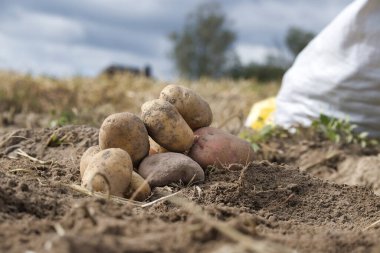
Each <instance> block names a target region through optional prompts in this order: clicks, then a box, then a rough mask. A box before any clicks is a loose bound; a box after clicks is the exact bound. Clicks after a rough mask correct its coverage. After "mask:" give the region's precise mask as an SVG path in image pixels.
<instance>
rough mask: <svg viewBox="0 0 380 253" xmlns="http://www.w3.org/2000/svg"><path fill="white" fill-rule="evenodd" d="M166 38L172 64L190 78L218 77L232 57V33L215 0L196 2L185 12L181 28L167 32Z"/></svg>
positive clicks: (227, 66)
mask: <svg viewBox="0 0 380 253" xmlns="http://www.w3.org/2000/svg"><path fill="white" fill-rule="evenodd" d="M170 39H171V41H172V42H173V49H172V52H171V57H172V59H173V60H174V62H175V66H176V68H177V70H178V72H179V74H180V75H182V76H184V77H187V78H190V79H197V78H200V77H203V76H206V77H213V78H218V77H221V76H222V75H223V74H224V72H225V71H226V69H227V68H229V66H230V65H231V63H230V61H235V59H236V55H235V54H234V51H233V49H232V45H233V43H234V41H235V40H236V34H235V32H234V31H232V29H231V28H230V27H229V25H228V23H227V18H226V15H225V14H224V13H223V11H222V10H221V7H220V5H219V4H218V3H214V2H207V3H204V4H201V5H199V6H198V7H197V8H196V9H195V11H193V12H191V13H190V14H189V15H188V16H187V20H186V23H185V26H184V27H183V30H182V31H181V32H173V33H171V34H170ZM232 64H233V63H232Z"/></svg>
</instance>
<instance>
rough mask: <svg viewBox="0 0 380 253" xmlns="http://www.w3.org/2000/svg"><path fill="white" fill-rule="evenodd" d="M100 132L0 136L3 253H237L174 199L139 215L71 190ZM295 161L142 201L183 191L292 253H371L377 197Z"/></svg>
mask: <svg viewBox="0 0 380 253" xmlns="http://www.w3.org/2000/svg"><path fill="white" fill-rule="evenodd" d="M97 134H98V131H97V129H94V128H89V127H83V126H67V127H63V128H56V129H33V130H31V129H29V130H26V129H18V130H9V131H4V132H3V133H2V135H0V153H1V155H0V156H1V157H0V241H1V242H2V243H1V244H0V251H1V252H25V251H26V250H31V251H35V252H60V253H61V252H62V253H66V252H67V253H68V252H243V251H242V250H241V248H239V247H237V246H238V242H237V241H236V240H232V239H231V238H229V237H228V236H226V235H225V234H223V233H222V232H221V231H220V230H219V229H218V228H216V227H215V226H212V225H211V224H210V223H208V222H205V221H204V220H202V219H200V218H199V216H196V215H194V214H193V213H192V212H189V211H188V210H187V209H183V208H182V207H181V206H177V205H175V204H173V203H172V202H171V201H158V202H157V203H154V204H151V205H149V206H146V207H138V206H133V205H132V204H128V203H124V204H120V203H115V202H113V201H111V200H106V199H99V198H95V197H90V196H87V195H84V194H83V193H80V192H77V191H74V190H73V189H72V188H70V187H68V186H67V185H68V184H72V183H75V184H79V182H80V179H79V160H80V156H81V155H82V153H83V152H84V151H85V149H86V148H87V147H89V146H92V145H95V144H96V143H97ZM313 150H314V149H306V150H305V151H304V153H303V154H305V156H306V153H308V152H313ZM21 151H22V152H21ZM311 154H312V153H311ZM300 157H301V156H300ZM358 157H360V156H359V155H358ZM364 158H366V159H368V156H365V157H362V159H364ZM334 159H335V158H331V160H330V162H331V164H334V162H335V160H334ZM337 161H339V162H343V160H340V159H337ZM299 162H300V161H299ZM324 162H326V161H324ZM295 163H296V160H293V161H292V162H289V164H290V165H280V164H277V163H271V162H266V161H265V162H261V161H259V162H255V163H253V164H250V165H249V166H247V167H245V168H244V169H243V170H242V171H229V170H226V169H210V170H208V171H206V181H205V182H204V183H203V184H200V185H195V186H188V187H182V186H179V185H175V186H172V187H165V188H156V189H154V191H153V195H152V196H151V198H150V199H149V200H148V201H152V200H157V199H158V198H160V197H161V196H162V194H163V193H165V192H166V193H168V192H176V191H181V193H180V195H181V197H182V198H184V199H187V200H188V201H192V202H194V203H196V204H197V205H198V206H200V207H201V208H202V210H203V212H204V213H205V214H207V215H209V216H211V217H212V218H214V219H216V220H217V221H219V222H221V223H223V224H226V225H228V226H229V227H230V228H231V229H236V230H237V231H239V232H240V233H241V234H243V235H246V236H248V237H249V238H252V239H256V240H261V241H263V242H275V243H278V244H280V245H283V247H288V248H291V249H294V250H296V251H297V252H337V253H340V252H378V251H379V249H380V242H379V240H378V238H379V236H380V225H379V224H378V225H376V224H374V223H375V222H376V221H378V220H380V197H379V196H376V195H374V194H373V192H372V191H371V189H370V188H365V187H360V186H348V185H343V184H336V183H332V182H329V181H326V180H323V179H318V178H316V177H314V176H312V175H310V174H309V173H308V172H307V171H308V170H305V169H304V170H303V171H300V170H299V169H298V168H297V167H296V166H294V164H295ZM362 163H365V162H362ZM325 164H327V165H328V162H327V163H325ZM366 164H367V165H365V167H366V168H370V166H369V165H368V164H370V162H368V161H366ZM374 164H375V162H374ZM362 166H364V165H362ZM371 166H372V165H371ZM373 166H375V165H373ZM312 167H314V168H315V166H312ZM348 171H349V169H347V173H348ZM371 224H374V225H372V226H371ZM247 252H248V251H247ZM263 252H265V251H263Z"/></svg>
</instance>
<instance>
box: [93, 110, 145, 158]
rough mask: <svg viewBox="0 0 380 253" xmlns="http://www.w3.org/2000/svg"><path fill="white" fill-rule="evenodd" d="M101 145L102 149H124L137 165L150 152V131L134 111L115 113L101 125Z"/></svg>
mask: <svg viewBox="0 0 380 253" xmlns="http://www.w3.org/2000/svg"><path fill="white" fill-rule="evenodd" d="M99 146H100V148H101V149H107V148H121V149H124V150H125V151H127V152H128V154H129V155H130V156H131V159H132V161H133V164H134V165H137V164H138V163H139V162H140V161H141V160H142V159H143V158H144V157H145V156H147V155H148V153H149V138H148V132H147V130H146V128H145V125H144V123H143V122H142V121H141V119H140V118H139V117H137V116H136V115H134V114H133V113H129V112H122V113H115V114H112V115H110V116H108V117H107V118H106V119H105V120H104V121H103V124H102V126H101V127H100V131H99Z"/></svg>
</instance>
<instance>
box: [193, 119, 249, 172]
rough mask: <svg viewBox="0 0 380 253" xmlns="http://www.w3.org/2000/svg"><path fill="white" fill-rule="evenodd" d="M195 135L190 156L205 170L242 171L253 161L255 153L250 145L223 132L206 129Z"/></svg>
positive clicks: (198, 131) (210, 128)
mask: <svg viewBox="0 0 380 253" xmlns="http://www.w3.org/2000/svg"><path fill="white" fill-rule="evenodd" d="M194 135H195V136H196V137H195V141H194V145H193V146H192V147H191V149H190V151H189V156H190V157H191V158H192V159H193V160H194V161H196V162H197V163H199V164H200V165H201V166H202V168H203V169H206V168H207V167H208V166H216V167H218V168H223V167H228V168H230V169H240V168H242V167H243V166H244V165H246V164H247V163H249V162H251V161H253V157H254V151H253V149H252V147H251V145H250V143H248V142H247V141H245V140H242V139H240V138H238V137H236V136H234V135H232V134H229V133H227V132H224V131H223V130H220V129H216V128H212V127H204V128H200V129H198V130H197V131H195V132H194Z"/></svg>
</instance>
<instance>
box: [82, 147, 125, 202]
mask: <svg viewBox="0 0 380 253" xmlns="http://www.w3.org/2000/svg"><path fill="white" fill-rule="evenodd" d="M132 170H133V164H132V160H131V158H130V156H129V154H128V153H127V152H126V151H124V150H123V149H120V148H110V149H105V150H101V151H100V152H99V153H97V154H95V155H94V157H93V158H92V159H91V161H90V163H89V164H88V166H87V169H86V170H85V172H84V174H83V178H82V186H83V187H85V188H87V189H89V190H94V191H99V192H103V193H107V192H108V190H109V193H110V194H111V195H115V196H119V197H123V193H124V192H125V191H126V190H127V189H128V186H129V184H130V182H131V177H132Z"/></svg>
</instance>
